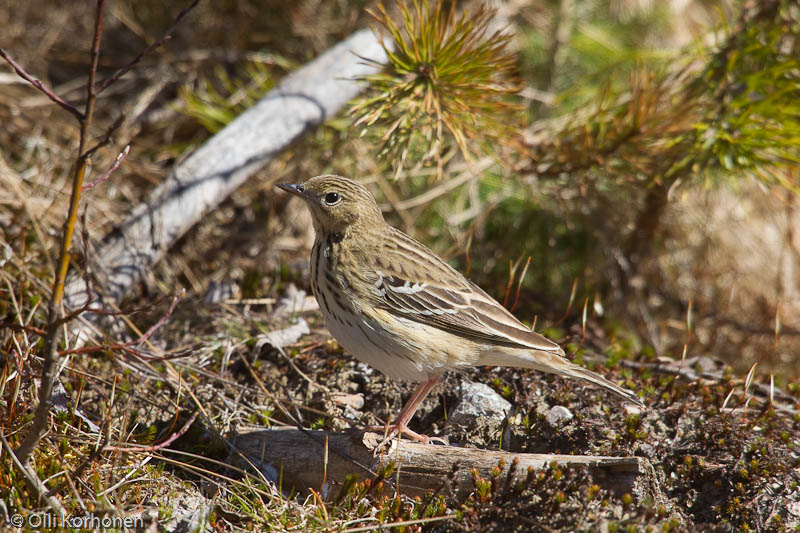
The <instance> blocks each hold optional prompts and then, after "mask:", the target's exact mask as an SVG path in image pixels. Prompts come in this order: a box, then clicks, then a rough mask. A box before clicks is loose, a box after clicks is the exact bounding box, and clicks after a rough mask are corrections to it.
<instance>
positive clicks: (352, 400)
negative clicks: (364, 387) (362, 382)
mask: <svg viewBox="0 0 800 533" xmlns="http://www.w3.org/2000/svg"><path fill="white" fill-rule="evenodd" d="M331 399H332V400H333V401H334V403H337V404H339V405H348V406H350V407H352V408H353V409H355V410H356V411H358V410H359V409H361V408H362V407H364V395H363V394H361V393H358V394H348V393H346V392H334V393H333V394H331Z"/></svg>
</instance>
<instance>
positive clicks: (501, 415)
mask: <svg viewBox="0 0 800 533" xmlns="http://www.w3.org/2000/svg"><path fill="white" fill-rule="evenodd" d="M510 410H511V404H510V403H509V402H508V401H507V400H506V399H505V398H503V397H502V396H500V395H499V394H497V393H496V392H495V391H494V389H492V388H491V387H490V386H488V385H485V384H483V383H467V382H464V383H462V384H461V401H460V402H459V403H458V405H457V406H456V408H455V409H454V410H453V412H452V413H451V414H450V417H449V418H450V421H451V422H453V423H454V424H460V425H468V424H472V423H474V422H475V421H476V420H478V419H484V420H485V421H487V422H491V421H494V422H496V423H497V424H500V423H502V422H503V420H504V419H505V417H506V413H508V412H509V411H510Z"/></svg>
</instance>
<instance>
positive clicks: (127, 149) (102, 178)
mask: <svg viewBox="0 0 800 533" xmlns="http://www.w3.org/2000/svg"><path fill="white" fill-rule="evenodd" d="M130 151H131V145H130V144H129V145H128V146H126V147H125V149H124V150H122V152H120V153H119V155H118V156H117V158H116V159H115V160H114V164H113V165H111V168H109V169H108V170H106V172H105V174H103V175H102V176H100V177H99V178H97V179H96V180H94V181H92V182H91V183H89V184H88V185H84V186H83V190H84V191H88V190H89V189H92V188H94V187H96V186H97V185H99V184H100V183H102V182H104V181H106V180H107V179H108V178H110V177H111V174H113V173H114V171H115V170H117V169H118V168H119V165H120V163H122V160H123V159H125V158H126V157H127V156H128V152H130Z"/></svg>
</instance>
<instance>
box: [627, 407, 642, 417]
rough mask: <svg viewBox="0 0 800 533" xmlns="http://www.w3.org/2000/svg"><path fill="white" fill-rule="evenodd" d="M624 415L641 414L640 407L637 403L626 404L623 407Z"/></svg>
mask: <svg viewBox="0 0 800 533" xmlns="http://www.w3.org/2000/svg"><path fill="white" fill-rule="evenodd" d="M623 409H624V411H625V416H633V415H640V414H642V408H641V407H639V406H638V405H626V406H625V407H624V408H623Z"/></svg>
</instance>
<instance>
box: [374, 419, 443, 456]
mask: <svg viewBox="0 0 800 533" xmlns="http://www.w3.org/2000/svg"><path fill="white" fill-rule="evenodd" d="M367 429H368V430H369V431H378V432H380V433H383V434H384V439H383V440H382V441H381V442H380V443H379V444H378V445H377V446H376V447H375V450H374V452H373V454H374V455H375V456H376V457H377V456H378V455H380V453H381V452H382V451H383V449H384V447H386V446H388V445H389V444H390V443H391V442H392V440H394V438H395V437H396V436H400V437H408V438H410V439H412V440H415V441H417V442H421V443H422V444H431V443H433V442H438V443H439V444H443V445H445V446H448V445H449V443H448V442H447V441H446V440H445V439H442V438H440V437H429V436H427V435H423V434H421V433H417V432H416V431H412V430H410V429H408V426H406V427H402V426H400V425H399V424H393V425H391V426H389V427H388V429H387V428H386V427H385V426H370V427H368V428H367Z"/></svg>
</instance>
